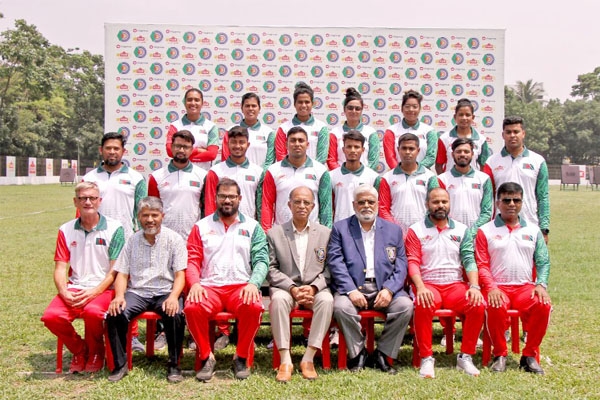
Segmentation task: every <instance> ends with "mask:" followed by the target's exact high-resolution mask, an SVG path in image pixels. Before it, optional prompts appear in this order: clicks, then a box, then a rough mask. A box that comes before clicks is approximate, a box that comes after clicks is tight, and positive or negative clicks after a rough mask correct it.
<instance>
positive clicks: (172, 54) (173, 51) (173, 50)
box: [167, 47, 179, 60]
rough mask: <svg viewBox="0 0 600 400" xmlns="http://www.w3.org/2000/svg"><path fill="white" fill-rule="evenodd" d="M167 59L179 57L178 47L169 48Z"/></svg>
mask: <svg viewBox="0 0 600 400" xmlns="http://www.w3.org/2000/svg"><path fill="white" fill-rule="evenodd" d="M167 57H169V58H170V59H171V60H173V59H175V58H177V57H179V49H178V48H177V47H169V48H168V49H167Z"/></svg>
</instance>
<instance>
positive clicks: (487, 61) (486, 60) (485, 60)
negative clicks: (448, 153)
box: [482, 53, 496, 65]
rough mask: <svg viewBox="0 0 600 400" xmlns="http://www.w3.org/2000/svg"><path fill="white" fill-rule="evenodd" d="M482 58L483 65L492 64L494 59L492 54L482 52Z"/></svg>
mask: <svg viewBox="0 0 600 400" xmlns="http://www.w3.org/2000/svg"><path fill="white" fill-rule="evenodd" d="M482 60H483V63H484V64H485V65H492V64H493V63H494V61H496V59H495V58H494V55H493V54H489V53H487V54H484V55H483V58H482Z"/></svg>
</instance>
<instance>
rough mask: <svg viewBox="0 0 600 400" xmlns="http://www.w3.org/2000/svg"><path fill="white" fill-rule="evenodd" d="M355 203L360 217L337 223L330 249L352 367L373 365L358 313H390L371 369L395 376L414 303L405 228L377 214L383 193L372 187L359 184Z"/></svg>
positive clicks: (337, 305)
mask: <svg viewBox="0 0 600 400" xmlns="http://www.w3.org/2000/svg"><path fill="white" fill-rule="evenodd" d="M352 205H353V207H354V214H355V215H353V216H351V217H349V218H346V219H343V220H341V221H338V222H336V223H335V224H334V225H333V229H332V231H331V240H330V241H329V245H328V247H327V266H328V268H329V270H330V272H331V289H332V290H333V292H334V293H335V300H334V314H335V319H336V320H337V321H338V324H339V325H340V329H341V331H342V332H343V333H344V336H345V339H346V344H347V345H348V355H349V356H350V358H351V359H350V360H349V362H348V367H349V368H350V370H351V371H358V370H361V369H363V368H364V367H365V364H366V362H367V350H366V349H365V338H364V336H363V334H362V333H361V326H360V318H361V317H360V315H359V314H358V312H359V311H360V310H373V309H374V310H378V311H382V312H383V313H385V314H386V321H385V324H384V326H383V332H382V334H381V338H380V339H379V342H378V343H377V349H376V350H375V352H374V354H372V356H371V357H372V358H371V360H372V363H371V365H372V366H373V367H375V368H378V369H380V370H381V371H383V372H386V373H389V374H395V373H396V370H395V369H394V368H393V367H392V366H391V365H389V364H388V362H387V357H391V358H396V357H398V349H399V348H400V345H401V344H402V338H403V337H404V333H405V332H406V327H407V326H408V322H409V321H410V319H411V317H412V314H413V303H412V301H411V299H410V298H409V297H408V293H407V292H406V291H405V290H404V281H405V280H406V275H407V260H406V254H405V251H404V241H403V240H402V230H401V229H400V227H399V226H398V225H396V224H393V223H391V222H388V221H386V220H384V219H382V218H379V217H378V216H377V208H378V201H377V191H376V190H375V188H373V187H372V186H368V185H361V186H358V187H357V188H356V189H355V190H354V201H353V202H352Z"/></svg>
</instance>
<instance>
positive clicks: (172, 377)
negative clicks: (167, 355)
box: [167, 367, 183, 383]
mask: <svg viewBox="0 0 600 400" xmlns="http://www.w3.org/2000/svg"><path fill="white" fill-rule="evenodd" d="M167 381H169V383H179V382H181V381H183V375H182V374H181V368H179V367H168V368H167Z"/></svg>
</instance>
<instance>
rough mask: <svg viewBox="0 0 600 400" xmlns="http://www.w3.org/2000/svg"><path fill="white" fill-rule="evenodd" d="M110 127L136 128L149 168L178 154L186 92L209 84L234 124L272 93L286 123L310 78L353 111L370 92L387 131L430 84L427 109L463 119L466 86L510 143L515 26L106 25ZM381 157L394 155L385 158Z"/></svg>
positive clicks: (370, 106) (333, 115) (132, 140)
mask: <svg viewBox="0 0 600 400" xmlns="http://www.w3.org/2000/svg"><path fill="white" fill-rule="evenodd" d="M105 35H106V37H105V44H106V51H105V56H106V57H105V58H106V72H105V82H106V89H105V90H106V96H105V98H106V100H105V101H106V107H105V109H106V112H105V129H106V130H107V131H121V132H122V133H123V134H125V135H126V136H127V137H128V145H127V148H126V157H125V159H126V160H127V162H128V163H129V164H130V165H131V166H132V167H133V168H135V169H136V170H137V171H139V172H141V173H142V174H144V175H147V174H149V173H150V172H152V171H153V170H156V169H158V168H160V167H162V166H163V165H165V163H166V162H168V160H169V158H168V157H167V154H166V149H165V139H166V134H167V130H168V127H169V124H170V122H172V121H174V120H176V119H178V118H181V117H182V116H183V115H184V113H185V108H184V105H183V94H184V92H185V90H187V89H190V88H198V89H200V90H202V92H203V93H204V107H203V114H204V116H205V117H206V118H208V119H210V120H212V121H213V122H214V123H215V124H216V125H217V126H218V127H219V130H220V134H221V135H223V133H224V132H225V130H226V129H228V128H229V127H231V126H232V125H234V124H237V123H239V122H240V121H241V119H242V114H241V103H240V102H241V96H242V95H243V94H244V93H246V92H255V93H257V94H258V95H259V96H260V98H261V104H262V111H261V121H262V122H263V123H265V124H267V125H270V126H271V127H272V128H273V129H274V130H276V129H277V127H278V126H279V125H280V124H281V123H282V122H284V121H286V120H289V119H291V118H292V117H293V115H294V113H295V110H294V107H293V98H292V94H293V92H294V85H295V84H296V83H297V82H298V81H304V82H306V83H308V84H309V85H310V86H312V88H313V89H314V91H315V101H314V106H313V114H314V115H315V117H317V118H319V119H322V120H324V121H326V122H327V123H328V124H329V125H331V126H335V125H337V124H339V123H342V122H343V121H344V120H345V119H344V117H343V107H342V101H343V99H344V92H345V90H346V89H347V88H348V87H355V88H357V89H358V91H359V92H360V93H361V94H362V96H363V99H364V103H365V107H364V111H363V119H364V122H365V123H366V124H369V125H371V126H373V127H374V128H376V129H377V130H378V132H379V133H380V137H383V132H384V131H385V129H386V127H388V126H390V125H392V124H394V123H396V122H398V121H400V119H401V118H402V114H401V111H400V104H401V99H402V94H403V92H405V91H407V90H409V89H414V90H417V91H419V92H420V93H422V94H423V96H424V100H423V104H422V111H421V116H420V118H421V120H422V121H423V122H425V123H427V124H430V125H432V126H433V127H434V128H435V129H436V130H437V131H447V130H450V129H451V128H452V126H453V125H454V121H453V119H452V116H453V114H454V107H455V104H456V101H457V100H458V99H460V98H463V97H466V98H469V99H470V100H471V101H473V103H474V104H475V107H476V109H475V129H477V130H478V131H479V132H480V133H483V134H484V135H486V136H487V137H488V140H489V145H490V147H491V148H492V149H493V151H499V149H500V148H501V147H502V140H501V132H502V118H503V113H504V30H489V29H488V30H467V29H416V28H414V29H413V28H411V29H389V28H323V27H319V28H305V27H252V26H246V27H242V26H184V25H136V24H124V23H123V24H106V25H105ZM380 168H381V169H383V168H384V164H381V166H380Z"/></svg>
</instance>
